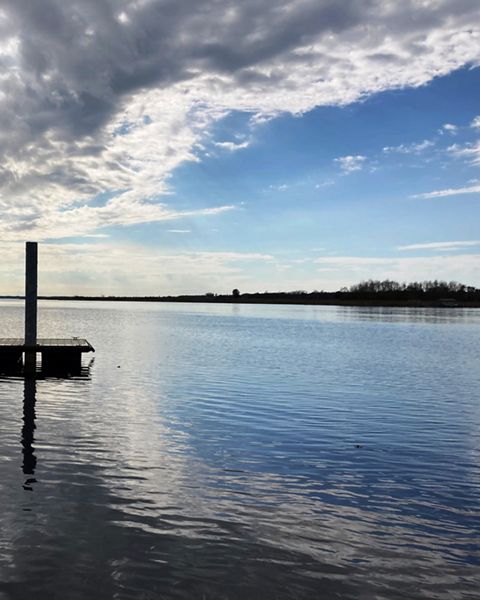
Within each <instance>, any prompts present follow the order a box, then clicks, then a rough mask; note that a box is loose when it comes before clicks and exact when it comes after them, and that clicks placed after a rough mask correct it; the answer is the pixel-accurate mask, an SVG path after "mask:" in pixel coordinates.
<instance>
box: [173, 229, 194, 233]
mask: <svg viewBox="0 0 480 600" xmlns="http://www.w3.org/2000/svg"><path fill="white" fill-rule="evenodd" d="M167 232H168V233H191V232H192V231H191V229H167Z"/></svg>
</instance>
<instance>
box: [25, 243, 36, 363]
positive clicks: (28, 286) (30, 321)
mask: <svg viewBox="0 0 480 600" xmlns="http://www.w3.org/2000/svg"><path fill="white" fill-rule="evenodd" d="M37 263H38V248H37V242H27V243H26V245H25V346H36V345H37ZM36 362H37V353H36V352H35V351H32V350H30V351H28V350H27V351H25V374H26V375H33V374H35V371H36Z"/></svg>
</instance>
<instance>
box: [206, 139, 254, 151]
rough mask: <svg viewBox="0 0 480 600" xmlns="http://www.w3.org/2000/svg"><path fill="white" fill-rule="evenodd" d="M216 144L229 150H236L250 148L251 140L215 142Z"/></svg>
mask: <svg viewBox="0 0 480 600" xmlns="http://www.w3.org/2000/svg"><path fill="white" fill-rule="evenodd" d="M214 145H215V146H217V147H218V148H223V149H224V150H229V151H230V152H235V150H242V149H243V148H248V146H249V145H250V142H248V141H246V142H239V143H235V142H214Z"/></svg>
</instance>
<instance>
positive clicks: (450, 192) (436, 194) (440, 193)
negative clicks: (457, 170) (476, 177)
mask: <svg viewBox="0 0 480 600" xmlns="http://www.w3.org/2000/svg"><path fill="white" fill-rule="evenodd" d="M478 193H480V185H469V186H466V187H461V188H447V189H445V190H434V191H433V192H425V193H423V194H414V195H413V196H410V198H422V199H429V198H445V197H447V196H461V195H463V194H478Z"/></svg>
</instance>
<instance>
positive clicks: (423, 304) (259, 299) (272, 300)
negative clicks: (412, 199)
mask: <svg viewBox="0 0 480 600" xmlns="http://www.w3.org/2000/svg"><path fill="white" fill-rule="evenodd" d="M349 296H350V294H349V293H348V292H331V293H329V292H323V293H322V294H321V295H320V294H319V295H316V294H315V295H314V294H305V295H304V294H281V293H279V294H275V293H271V294H270V293H265V294H242V295H241V296H239V297H234V296H232V295H216V296H215V295H214V296H208V295H203V296H198V295H195V296H193V295H192V296H39V297H38V299H39V300H59V301H64V300H65V301H81V302H176V303H186V304H188V303H193V304H283V305H303V306H358V307H362V306H373V307H375V306H377V307H382V306H383V307H407V308H408V307H410V308H480V301H478V300H461V299H443V300H442V299H433V298H432V299H418V298H409V299H407V298H405V299H403V298H353V297H349ZM23 299H24V297H23V296H0V300H23Z"/></svg>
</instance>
